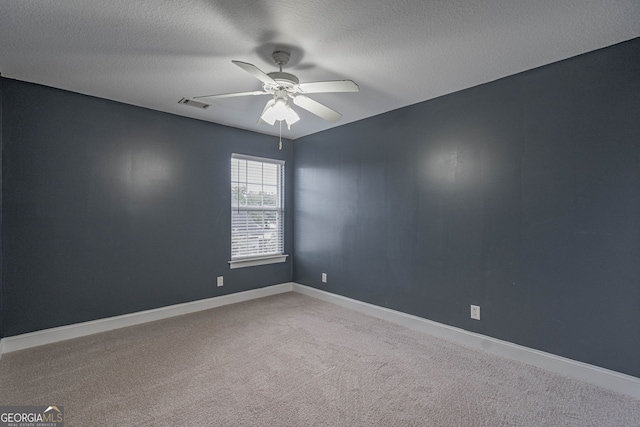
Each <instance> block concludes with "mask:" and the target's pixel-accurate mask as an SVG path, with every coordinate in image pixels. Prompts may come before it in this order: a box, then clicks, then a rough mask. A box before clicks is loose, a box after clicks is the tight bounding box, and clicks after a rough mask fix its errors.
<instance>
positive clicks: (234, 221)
mask: <svg viewBox="0 0 640 427" xmlns="http://www.w3.org/2000/svg"><path fill="white" fill-rule="evenodd" d="M283 190H284V161H282V160H273V159H264V158H261V157H251V156H245V155H242V154H232V155H231V261H229V264H230V266H231V268H239V267H250V266H253V265H262V264H272V263H276V262H284V261H285V260H286V257H287V255H284V192H283Z"/></svg>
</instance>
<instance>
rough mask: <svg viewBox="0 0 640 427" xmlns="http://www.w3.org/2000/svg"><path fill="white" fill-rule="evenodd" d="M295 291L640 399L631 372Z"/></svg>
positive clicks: (309, 291)
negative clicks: (627, 372)
mask: <svg viewBox="0 0 640 427" xmlns="http://www.w3.org/2000/svg"><path fill="white" fill-rule="evenodd" d="M293 291H294V292H298V293H301V294H304V295H308V296H310V297H314V298H317V299H320V300H323V301H327V302H330V303H333V304H336V305H340V306H342V307H346V308H349V309H352V310H355V311H358V312H360V313H364V314H368V315H370V316H373V317H377V318H379V319H383V320H387V321H389V322H393V323H396V324H399V325H402V326H405V327H407V328H409V329H413V330H418V331H421V332H425V333H428V334H430V335H433V336H436V337H439V338H444V339H447V340H449V341H453V342H456V343H459V344H462V345H465V346H467V347H471V348H475V349H478V350H483V351H487V352H489V353H493V354H496V355H498V356H502V357H506V358H508V359H512V360H517V361H519V362H523V363H526V364H528V365H533V366H537V367H539V368H542V369H546V370H547V371H551V372H555V373H557V374H560V375H564V376H567V377H570V378H575V379H578V380H581V381H585V382H588V383H590V384H594V385H597V386H601V387H605V388H608V389H610V390H613V391H615V392H618V393H622V394H626V395H628V396H631V397H634V398H636V399H640V378H636V377H633V376H631V375H626V374H622V373H620V372H615V371H611V370H609V369H604V368H600V367H598V366H594V365H589V364H588V363H583V362H578V361H576V360H572V359H567V358H565V357H561V356H556V355H555V354H551V353H546V352H544V351H540V350H535V349H532V348H528V347H524V346H521V345H518V344H513V343H510V342H507V341H502V340H499V339H496V338H491V337H488V336H485V335H481V334H477V333H475V332H469V331H465V330H464V329H460V328H455V327H453V326H448V325H444V324H442V323H438V322H434V321H431V320H427V319H424V318H421V317H418V316H413V315H411V314H406V313H402V312H400V311H395V310H391V309H388V308H385V307H380V306H377V305H373V304H368V303H365V302H362V301H358V300H354V299H351V298H347V297H343V296H341V295H336V294H332V293H329V292H326V291H322V290H319V289H315V288H311V287H309V286H304V285H300V284H297V283H294V284H293Z"/></svg>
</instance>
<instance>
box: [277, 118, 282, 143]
mask: <svg viewBox="0 0 640 427" xmlns="http://www.w3.org/2000/svg"><path fill="white" fill-rule="evenodd" d="M279 122H280V145H278V150H282V120H279Z"/></svg>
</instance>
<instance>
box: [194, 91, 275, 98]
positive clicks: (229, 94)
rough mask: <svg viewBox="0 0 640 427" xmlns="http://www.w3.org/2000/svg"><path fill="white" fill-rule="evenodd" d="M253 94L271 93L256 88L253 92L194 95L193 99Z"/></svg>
mask: <svg viewBox="0 0 640 427" xmlns="http://www.w3.org/2000/svg"><path fill="white" fill-rule="evenodd" d="M252 95H269V92H264V91H261V90H256V91H253V92H234V93H221V94H219V95H204V96H194V97H193V98H192V99H219V98H233V97H236V96H252Z"/></svg>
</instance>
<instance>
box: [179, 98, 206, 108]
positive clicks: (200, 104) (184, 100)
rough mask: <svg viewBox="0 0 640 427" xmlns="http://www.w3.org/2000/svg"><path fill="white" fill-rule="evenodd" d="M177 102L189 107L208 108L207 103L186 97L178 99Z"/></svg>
mask: <svg viewBox="0 0 640 427" xmlns="http://www.w3.org/2000/svg"><path fill="white" fill-rule="evenodd" d="M178 104H184V105H189V106H191V107H196V108H201V109H203V110H206V109H207V108H209V104H205V103H204V102H198V101H194V100H193V99H187V98H182V99H181V100H180V101H178Z"/></svg>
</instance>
